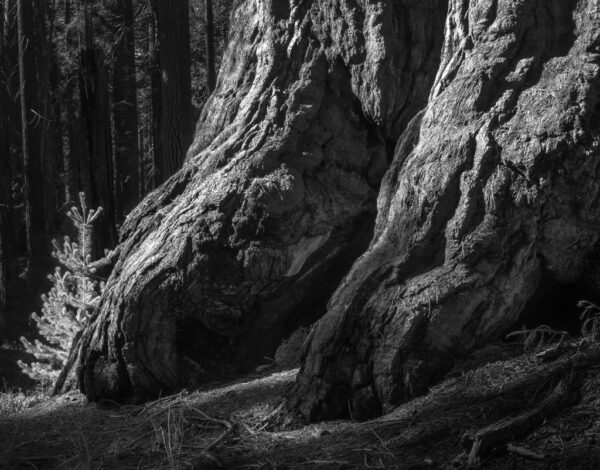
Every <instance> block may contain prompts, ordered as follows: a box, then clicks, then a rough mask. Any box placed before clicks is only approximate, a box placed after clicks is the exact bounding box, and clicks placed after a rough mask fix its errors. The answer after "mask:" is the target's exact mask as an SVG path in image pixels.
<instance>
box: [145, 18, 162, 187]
mask: <svg viewBox="0 0 600 470" xmlns="http://www.w3.org/2000/svg"><path fill="white" fill-rule="evenodd" d="M158 48H159V45H158V38H157V37H156V13H154V12H152V14H151V17H150V20H149V21H148V59H149V62H150V65H149V67H148V68H149V71H150V101H151V105H152V129H151V131H152V132H151V136H152V164H153V175H152V176H153V178H152V182H151V183H152V184H151V185H148V190H150V189H154V188H156V187H157V186H158V185H159V184H160V183H161V182H162V181H164V179H163V178H162V176H161V168H162V155H163V145H162V139H161V136H160V129H161V116H162V92H161V73H160V54H159V51H158Z"/></svg>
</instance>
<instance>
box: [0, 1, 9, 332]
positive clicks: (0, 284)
mask: <svg viewBox="0 0 600 470" xmlns="http://www.w3.org/2000/svg"><path fill="white" fill-rule="evenodd" d="M4 7H5V3H4V2H3V1H2V2H0V74H1V75H2V76H4V75H5V73H6V68H5V67H6V60H5V54H6V43H5V28H6V21H5V16H4V13H5V9H4ZM8 101H9V97H8V93H7V90H6V85H5V84H4V83H2V84H0V109H2V110H4V111H3V112H0V327H3V326H4V322H5V320H6V301H7V286H8V265H9V262H10V260H9V257H8V225H7V220H6V213H7V210H8V205H9V203H10V199H9V198H8V195H9V188H10V179H9V177H8V175H9V174H10V161H9V158H10V149H9V143H8V122H7V119H6V114H7V113H8Z"/></svg>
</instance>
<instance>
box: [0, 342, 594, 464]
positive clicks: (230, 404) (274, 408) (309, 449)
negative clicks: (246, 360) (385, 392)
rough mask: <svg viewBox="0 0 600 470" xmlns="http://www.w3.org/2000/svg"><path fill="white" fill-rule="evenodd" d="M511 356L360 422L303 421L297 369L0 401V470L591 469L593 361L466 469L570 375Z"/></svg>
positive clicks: (501, 349)
mask: <svg viewBox="0 0 600 470" xmlns="http://www.w3.org/2000/svg"><path fill="white" fill-rule="evenodd" d="M516 353H517V350H516V349H515V348H514V347H508V346H506V345H500V346H499V345H496V346H490V347H488V348H486V349H484V350H481V351H478V352H477V353H476V354H474V355H473V356H472V357H471V358H469V359H468V360H465V361H463V362H461V363H460V364H459V365H458V366H457V367H456V368H455V370H454V371H452V372H451V373H450V374H449V375H448V376H447V378H446V379H445V380H444V381H443V382H442V383H440V384H439V385H437V386H435V387H433V388H432V389H431V390H430V391H429V393H428V394H427V395H425V396H423V397H419V398H416V399H414V400H412V401H410V402H408V403H405V404H404V405H402V406H400V407H398V408H397V409H396V410H394V411H393V412H392V413H389V414H387V415H385V416H382V417H381V418H379V419H376V420H373V421H369V422H363V423H357V422H353V421H351V420H346V421H333V422H322V423H314V424H306V423H303V422H302V421H301V420H300V419H299V418H298V417H297V416H295V415H294V414H293V413H292V412H290V411H289V410H288V407H287V406H286V401H285V395H286V392H287V391H288V389H289V387H290V386H291V385H292V384H293V382H294V378H295V375H296V373H297V369H292V370H285V371H282V370H279V371H276V370H271V371H267V372H265V373H263V374H261V375H258V374H256V375H254V376H251V377H247V378H244V379H240V380H238V381H235V382H231V383H229V384H226V385H215V386H213V387H209V388H207V389H206V390H202V391H189V392H182V393H181V394H178V395H175V396H170V397H165V398H162V399H159V400H157V401H154V402H151V403H148V404H146V405H145V406H129V407H120V406H117V405H113V406H111V405H103V406H100V405H97V404H88V403H86V401H85V399H84V397H82V396H81V395H80V394H78V393H76V392H72V393H70V394H66V395H62V396H57V397H52V398H48V397H47V396H45V395H43V394H22V393H15V392H12V393H3V394H1V395H0V468H6V469H20V468H32V469H35V468H38V469H42V468H44V469H46V468H52V469H54V468H66V469H69V468H73V469H75V468H84V469H101V468H110V469H130V468H131V469H133V468H141V469H145V468H148V469H154V468H156V469H159V468H168V469H187V468H193V469H211V468H232V469H235V468H237V469H312V468H315V469H317V468H319V469H346V468H347V469H355V468H390V469H413V470H416V469H451V468H469V467H471V468H490V469H561V468H564V469H595V468H600V393H599V391H600V363H598V362H597V361H596V359H595V356H594V358H592V359H591V360H588V361H586V363H585V367H583V368H580V370H579V372H578V375H579V377H580V380H579V385H578V387H577V393H578V395H577V400H576V402H575V403H574V404H573V405H572V406H568V407H566V408H563V409H559V410H556V412H555V413H553V414H550V413H549V414H548V415H547V416H544V417H543V421H541V422H540V423H539V424H540V425H538V426H536V428H535V429H533V430H532V431H531V432H529V431H527V430H526V429H524V431H527V432H523V433H521V432H520V431H517V432H515V433H513V434H511V435H509V436H508V437H507V438H506V439H504V441H503V442H502V443H501V444H500V445H497V446H495V447H494V448H492V449H490V450H489V451H487V452H486V453H485V454H483V455H481V457H480V458H478V459H477V461H476V462H471V464H469V462H468V456H469V452H470V446H471V444H470V442H468V440H467V439H466V438H465V436H466V435H468V433H469V432H473V431H477V430H480V429H483V428H485V427H486V426H488V425H490V424H492V423H497V422H499V421H500V422H502V420H507V419H510V418H511V417H512V418H514V417H516V416H519V415H520V414H523V413H526V412H527V411H528V410H531V409H533V408H535V406H536V405H537V404H539V403H540V402H541V401H542V400H543V398H544V397H545V396H547V395H548V393H549V391H550V390H551V389H552V388H553V387H554V385H555V384H556V383H557V381H559V380H561V377H562V378H563V379H564V377H567V378H568V377H569V376H568V371H567V367H568V364H570V362H569V361H570V357H571V356H573V355H574V354H576V353H573V352H568V353H566V354H564V355H563V356H561V357H558V358H556V359H553V360H551V361H543V360H541V359H540V358H539V357H536V356H535V354H534V353H529V354H518V355H517V354H516ZM565 374H567V375H565ZM520 434H522V435H520ZM507 444H511V446H512V447H511V449H512V450H511V451H509V450H507ZM515 449H516V451H515ZM515 452H516V453H515ZM523 452H525V454H527V455H526V456H525V457H524V456H523V455H522V454H523Z"/></svg>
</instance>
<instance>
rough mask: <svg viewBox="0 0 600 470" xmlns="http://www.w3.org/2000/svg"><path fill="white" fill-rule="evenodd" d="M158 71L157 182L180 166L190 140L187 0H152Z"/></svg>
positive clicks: (188, 17)
mask: <svg viewBox="0 0 600 470" xmlns="http://www.w3.org/2000/svg"><path fill="white" fill-rule="evenodd" d="M152 5H153V8H154V12H155V14H156V29H157V31H156V36H157V38H158V47H159V51H158V52H159V56H160V73H161V75H160V76H161V117H160V123H159V125H160V140H161V146H162V148H161V149H160V150H161V153H160V154H159V157H158V161H157V164H158V166H157V168H155V171H156V177H157V178H156V181H157V184H159V183H162V182H163V181H165V180H166V179H167V178H169V177H170V176H171V175H172V174H174V173H175V172H176V171H177V170H179V169H180V168H181V165H182V164H183V160H184V158H185V154H186V151H187V149H188V147H189V145H190V143H191V142H192V138H193V129H194V123H193V122H192V78H191V77H192V76H191V53H190V24H189V22H190V16H189V4H188V0H153V2H152Z"/></svg>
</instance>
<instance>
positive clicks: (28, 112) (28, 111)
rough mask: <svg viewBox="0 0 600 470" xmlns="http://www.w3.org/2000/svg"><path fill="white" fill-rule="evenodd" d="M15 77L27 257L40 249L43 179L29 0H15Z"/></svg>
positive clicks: (42, 216) (39, 253)
mask: <svg viewBox="0 0 600 470" xmlns="http://www.w3.org/2000/svg"><path fill="white" fill-rule="evenodd" d="M17 5H18V12H17V16H18V19H17V21H18V31H19V37H18V40H19V78H20V84H21V85H20V86H21V92H20V96H21V103H20V104H21V136H22V137H21V140H22V154H23V168H24V185H23V188H24V194H25V214H26V215H25V225H26V231H27V251H28V253H29V254H30V257H36V258H37V257H38V256H41V255H42V253H43V246H42V243H41V239H42V237H43V235H44V232H45V226H46V224H45V214H44V207H45V204H44V191H43V188H44V182H43V181H44V180H43V178H42V162H41V149H40V140H39V137H40V131H39V125H40V117H39V107H38V101H37V92H38V90H37V78H36V62H35V49H34V45H35V38H34V22H33V20H34V11H33V8H32V4H31V0H18V1H17Z"/></svg>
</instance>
